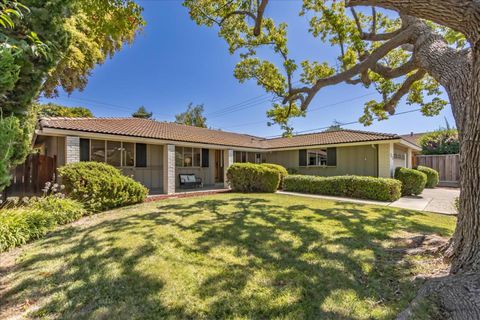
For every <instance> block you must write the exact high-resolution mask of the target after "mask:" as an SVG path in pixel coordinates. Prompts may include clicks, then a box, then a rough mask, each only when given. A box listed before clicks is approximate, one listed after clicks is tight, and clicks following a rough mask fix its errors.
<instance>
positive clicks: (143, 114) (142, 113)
mask: <svg viewBox="0 0 480 320" xmlns="http://www.w3.org/2000/svg"><path fill="white" fill-rule="evenodd" d="M152 115H153V113H152V112H148V111H147V109H145V107H144V106H141V107H140V108H138V110H137V111H135V112H134V113H132V117H134V118H142V119H150V118H151V117H152Z"/></svg>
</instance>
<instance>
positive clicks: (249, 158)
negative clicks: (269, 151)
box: [233, 151, 266, 163]
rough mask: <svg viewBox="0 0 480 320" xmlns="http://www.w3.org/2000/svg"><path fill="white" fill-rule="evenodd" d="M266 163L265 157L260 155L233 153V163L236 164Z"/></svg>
mask: <svg viewBox="0 0 480 320" xmlns="http://www.w3.org/2000/svg"><path fill="white" fill-rule="evenodd" d="M265 161H266V159H265V155H264V154H262V153H254V152H246V151H233V162H238V163H245V162H251V163H264V162H265Z"/></svg>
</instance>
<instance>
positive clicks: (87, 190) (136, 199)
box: [58, 162, 148, 212]
mask: <svg viewBox="0 0 480 320" xmlns="http://www.w3.org/2000/svg"><path fill="white" fill-rule="evenodd" d="M58 171H59V173H60V176H61V177H62V183H63V184H64V185H65V191H66V193H67V195H68V196H69V197H71V198H72V199H75V200H78V201H80V202H82V203H83V204H84V206H85V208H86V209H87V210H89V211H92V212H98V211H104V210H108V209H113V208H117V207H121V206H126V205H130V204H135V203H140V202H142V201H143V200H145V198H146V197H147V194H148V190H147V188H145V187H144V186H142V185H141V184H140V183H138V182H136V181H135V180H133V179H132V178H130V177H127V176H124V175H123V174H122V173H121V172H120V170H118V169H116V168H114V167H112V166H110V165H108V164H105V163H99V162H79V163H72V164H68V165H66V166H64V167H62V168H60V169H59V170H58Z"/></svg>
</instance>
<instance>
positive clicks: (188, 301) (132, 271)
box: [0, 194, 455, 319]
mask: <svg viewBox="0 0 480 320" xmlns="http://www.w3.org/2000/svg"><path fill="white" fill-rule="evenodd" d="M454 225H455V221H454V218H451V217H446V216H441V215H435V214H429V213H420V212H414V211H406V210H399V209H393V208H386V207H376V206H366V205H365V206H364V205H359V204H346V203H338V202H333V201H324V200H314V199H308V198H300V197H293V196H286V195H273V194H271V195H267V194H261V195H245V194H223V195H216V196H209V197H203V198H190V199H172V200H167V201H162V202H156V203H148V204H143V205H137V206H133V207H129V208H125V209H119V210H115V211H110V212H106V213H103V214H99V215H96V216H93V217H91V218H86V219H84V220H82V222H81V223H77V224H74V225H72V226H69V227H67V228H63V229H61V230H58V231H57V232H55V233H52V234H51V235H50V236H49V237H47V238H45V239H43V240H40V241H37V242H35V243H32V244H31V245H28V246H26V247H25V248H24V249H23V250H21V252H20V254H19V255H18V256H17V257H16V261H15V263H14V264H13V266H12V267H11V268H8V269H7V268H6V267H4V268H3V269H2V268H1V267H0V277H1V278H2V281H1V282H0V318H2V312H3V318H4V317H5V316H8V315H13V314H17V313H20V314H22V313H23V314H24V315H27V316H28V317H40V318H55V319H56V318H60V319H73V318H76V319H135V318H136V319H148V318H150V319H159V318H166V319H391V318H394V316H395V315H396V314H397V313H398V312H399V311H401V310H402V309H403V308H404V307H405V306H406V305H407V304H408V302H409V301H410V300H411V299H412V298H413V297H414V295H415V292H416V290H417V288H418V285H419V283H416V282H414V281H413V280H412V276H413V275H415V274H416V273H418V272H419V265H418V263H416V262H415V261H417V262H418V260H420V261H421V259H418V257H417V258H416V259H415V258H408V257H404V256H402V253H400V252H398V251H394V250H388V246H390V245H391V243H392V240H391V238H392V237H394V236H395V235H396V234H398V233H401V232H412V233H436V234H440V235H443V236H448V235H450V234H451V233H452V231H453V228H454ZM9 255H10V256H11V255H12V253H9ZM6 257H7V255H5V254H4V255H3V256H0V259H2V258H6ZM424 259H428V257H425V258H424Z"/></svg>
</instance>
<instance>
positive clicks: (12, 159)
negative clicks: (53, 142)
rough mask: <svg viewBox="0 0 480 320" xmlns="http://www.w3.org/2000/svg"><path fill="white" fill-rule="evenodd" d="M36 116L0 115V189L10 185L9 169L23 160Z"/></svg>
mask: <svg viewBox="0 0 480 320" xmlns="http://www.w3.org/2000/svg"><path fill="white" fill-rule="evenodd" d="M35 119H36V118H35V117H34V116H32V114H27V115H26V116H24V117H23V118H18V117H14V116H9V117H5V118H4V117H0V191H2V190H3V189H4V188H5V187H7V186H8V185H10V178H11V177H10V169H12V168H13V167H14V166H15V165H18V164H20V163H22V162H23V161H25V158H26V156H27V155H28V152H29V150H30V143H31V141H32V140H31V139H32V134H33V129H34V124H35V121H36V120H35Z"/></svg>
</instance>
